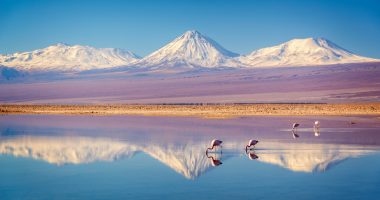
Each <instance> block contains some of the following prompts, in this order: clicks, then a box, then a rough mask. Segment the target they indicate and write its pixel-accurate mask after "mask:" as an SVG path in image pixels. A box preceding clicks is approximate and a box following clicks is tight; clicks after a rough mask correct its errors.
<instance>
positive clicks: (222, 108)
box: [0, 102, 380, 118]
mask: <svg viewBox="0 0 380 200" xmlns="http://www.w3.org/2000/svg"><path fill="white" fill-rule="evenodd" d="M0 114H1V115H22V114H36V115H97V116H109V115H145V116H194V117H202V118H233V117H243V116H305V115H309V116H310V115H318V116H323V115H325V116H329V115H331V116H343V115H380V102H378V103H344V104H299V103H296V104H225V105H221V104H211V105H210V104H207V105H168V104H167V105H164V104H162V105H153V104H151V105H6V104H3V105H0Z"/></svg>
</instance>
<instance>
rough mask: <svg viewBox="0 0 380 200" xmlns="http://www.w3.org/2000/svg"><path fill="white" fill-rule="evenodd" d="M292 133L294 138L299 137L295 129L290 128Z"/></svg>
mask: <svg viewBox="0 0 380 200" xmlns="http://www.w3.org/2000/svg"><path fill="white" fill-rule="evenodd" d="M292 134H293V138H294V139H297V138H299V137H300V135H298V134H297V133H296V131H295V130H292Z"/></svg>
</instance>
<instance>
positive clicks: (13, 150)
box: [0, 136, 377, 179]
mask: <svg viewBox="0 0 380 200" xmlns="http://www.w3.org/2000/svg"><path fill="white" fill-rule="evenodd" d="M209 142H210V141H206V140H204V141H203V140H202V141H197V142H195V141H187V142H183V141H178V142H171V143H153V142H149V143H141V142H133V141H132V140H130V141H129V140H116V139H111V138H103V137H79V136H15V137H7V138H2V140H1V141H0V154H5V155H12V156H15V157H26V158H32V159H35V160H43V161H46V162H48V163H51V164H55V165H66V164H86V163H91V162H96V161H116V160H120V159H128V158H133V156H134V155H135V154H137V153H139V152H142V153H145V154H147V155H149V156H150V157H152V158H154V159H156V160H158V161H160V162H161V163H163V164H165V165H166V166H168V167H170V168H171V169H173V170H174V171H176V172H177V173H179V174H181V175H183V176H184V177H186V178H187V179H195V178H197V177H199V176H201V175H202V174H204V173H206V172H207V171H209V170H210V169H213V168H215V167H216V166H218V165H220V164H221V163H222V162H223V164H224V165H228V162H229V158H231V157H236V156H241V155H245V154H246V152H245V150H244V147H245V145H246V144H245V143H246V141H224V143H225V145H224V146H223V154H210V156H206V154H205V149H206V148H207V146H208V145H209ZM376 151H377V149H375V148H373V147H371V146H365V145H346V144H316V143H287V142H279V141H271V140H268V141H265V140H264V141H260V143H259V144H258V145H257V149H256V150H255V151H254V152H248V154H247V156H248V157H247V159H252V160H254V161H258V162H263V163H269V164H273V165H277V166H280V167H283V168H286V169H289V170H292V171H295V172H307V173H311V172H323V171H326V170H328V169H330V168H331V167H333V166H334V165H336V164H339V163H340V162H342V161H344V160H347V159H350V158H355V157H359V156H364V155H368V154H370V153H372V152H376Z"/></svg>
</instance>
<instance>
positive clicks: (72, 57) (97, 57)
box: [0, 30, 380, 74]
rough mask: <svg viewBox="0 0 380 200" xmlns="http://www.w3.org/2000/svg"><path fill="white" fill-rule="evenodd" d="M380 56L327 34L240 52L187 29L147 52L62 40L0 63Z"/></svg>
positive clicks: (341, 60) (234, 62) (90, 65)
mask: <svg viewBox="0 0 380 200" xmlns="http://www.w3.org/2000/svg"><path fill="white" fill-rule="evenodd" d="M379 61H380V60H378V59H373V58H367V57H362V56H359V55H356V54H354V53H352V52H350V51H348V50H345V49H343V48H341V47H339V46H338V45H336V44H334V43H333V42H331V41H329V40H327V39H324V38H306V39H293V40H290V41H288V42H285V43H283V44H280V45H278V46H273V47H267V48H263V49H259V50H256V51H253V52H252V53H250V54H248V55H239V54H237V53H234V52H231V51H229V50H227V49H225V48H223V47H222V46H221V45H219V44H218V43H217V42H215V41H214V40H212V39H211V38H209V37H207V36H204V35H202V34H201V33H199V32H198V31H194V30H193V31H187V32H185V33H184V34H183V35H181V36H179V37H177V38H175V39H174V40H173V41H172V42H170V43H169V44H167V45H165V46H164V47H162V48H160V49H158V50H157V51H155V52H153V53H151V54H149V55H147V56H146V57H143V58H141V57H139V56H138V55H136V54H134V53H133V52H131V51H127V50H123V49H116V48H95V47H91V46H80V45H67V44H63V43H59V44H56V45H52V46H49V47H47V48H43V49H38V50H34V51H31V52H21V53H14V54H9V55H0V66H2V68H3V69H7V72H9V69H15V70H17V71H21V72H35V71H38V72H41V71H42V72H46V71H55V72H81V71H87V70H94V69H95V70H99V69H100V70H101V69H110V68H115V67H118V68H120V67H122V68H123V69H125V70H128V68H134V69H135V68H138V69H144V70H160V69H194V68H213V69H215V68H225V67H228V68H256V67H281V66H315V65H331V64H345V63H361V62H379ZM14 73H15V72H14ZM14 73H13V74H14Z"/></svg>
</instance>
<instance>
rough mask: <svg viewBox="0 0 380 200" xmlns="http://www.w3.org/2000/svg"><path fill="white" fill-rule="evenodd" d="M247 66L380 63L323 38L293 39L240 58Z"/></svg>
mask: <svg viewBox="0 0 380 200" xmlns="http://www.w3.org/2000/svg"><path fill="white" fill-rule="evenodd" d="M238 60H239V61H240V62H242V63H244V64H245V65H247V66H259V67H265V66H272V67H278V66H310V65H329V64H343V63H359V62H374V61H380V60H376V59H372V58H366V57H362V56H358V55H355V54H353V53H351V52H349V51H347V50H345V49H343V48H341V47H339V46H338V45H336V44H334V43H332V42H331V41H329V40H326V39H323V38H306V39H293V40H290V41H288V42H286V43H283V44H280V45H278V46H273V47H267V48H263V49H259V50H257V51H253V52H252V53H251V54H249V55H246V56H241V57H239V58H238Z"/></svg>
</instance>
